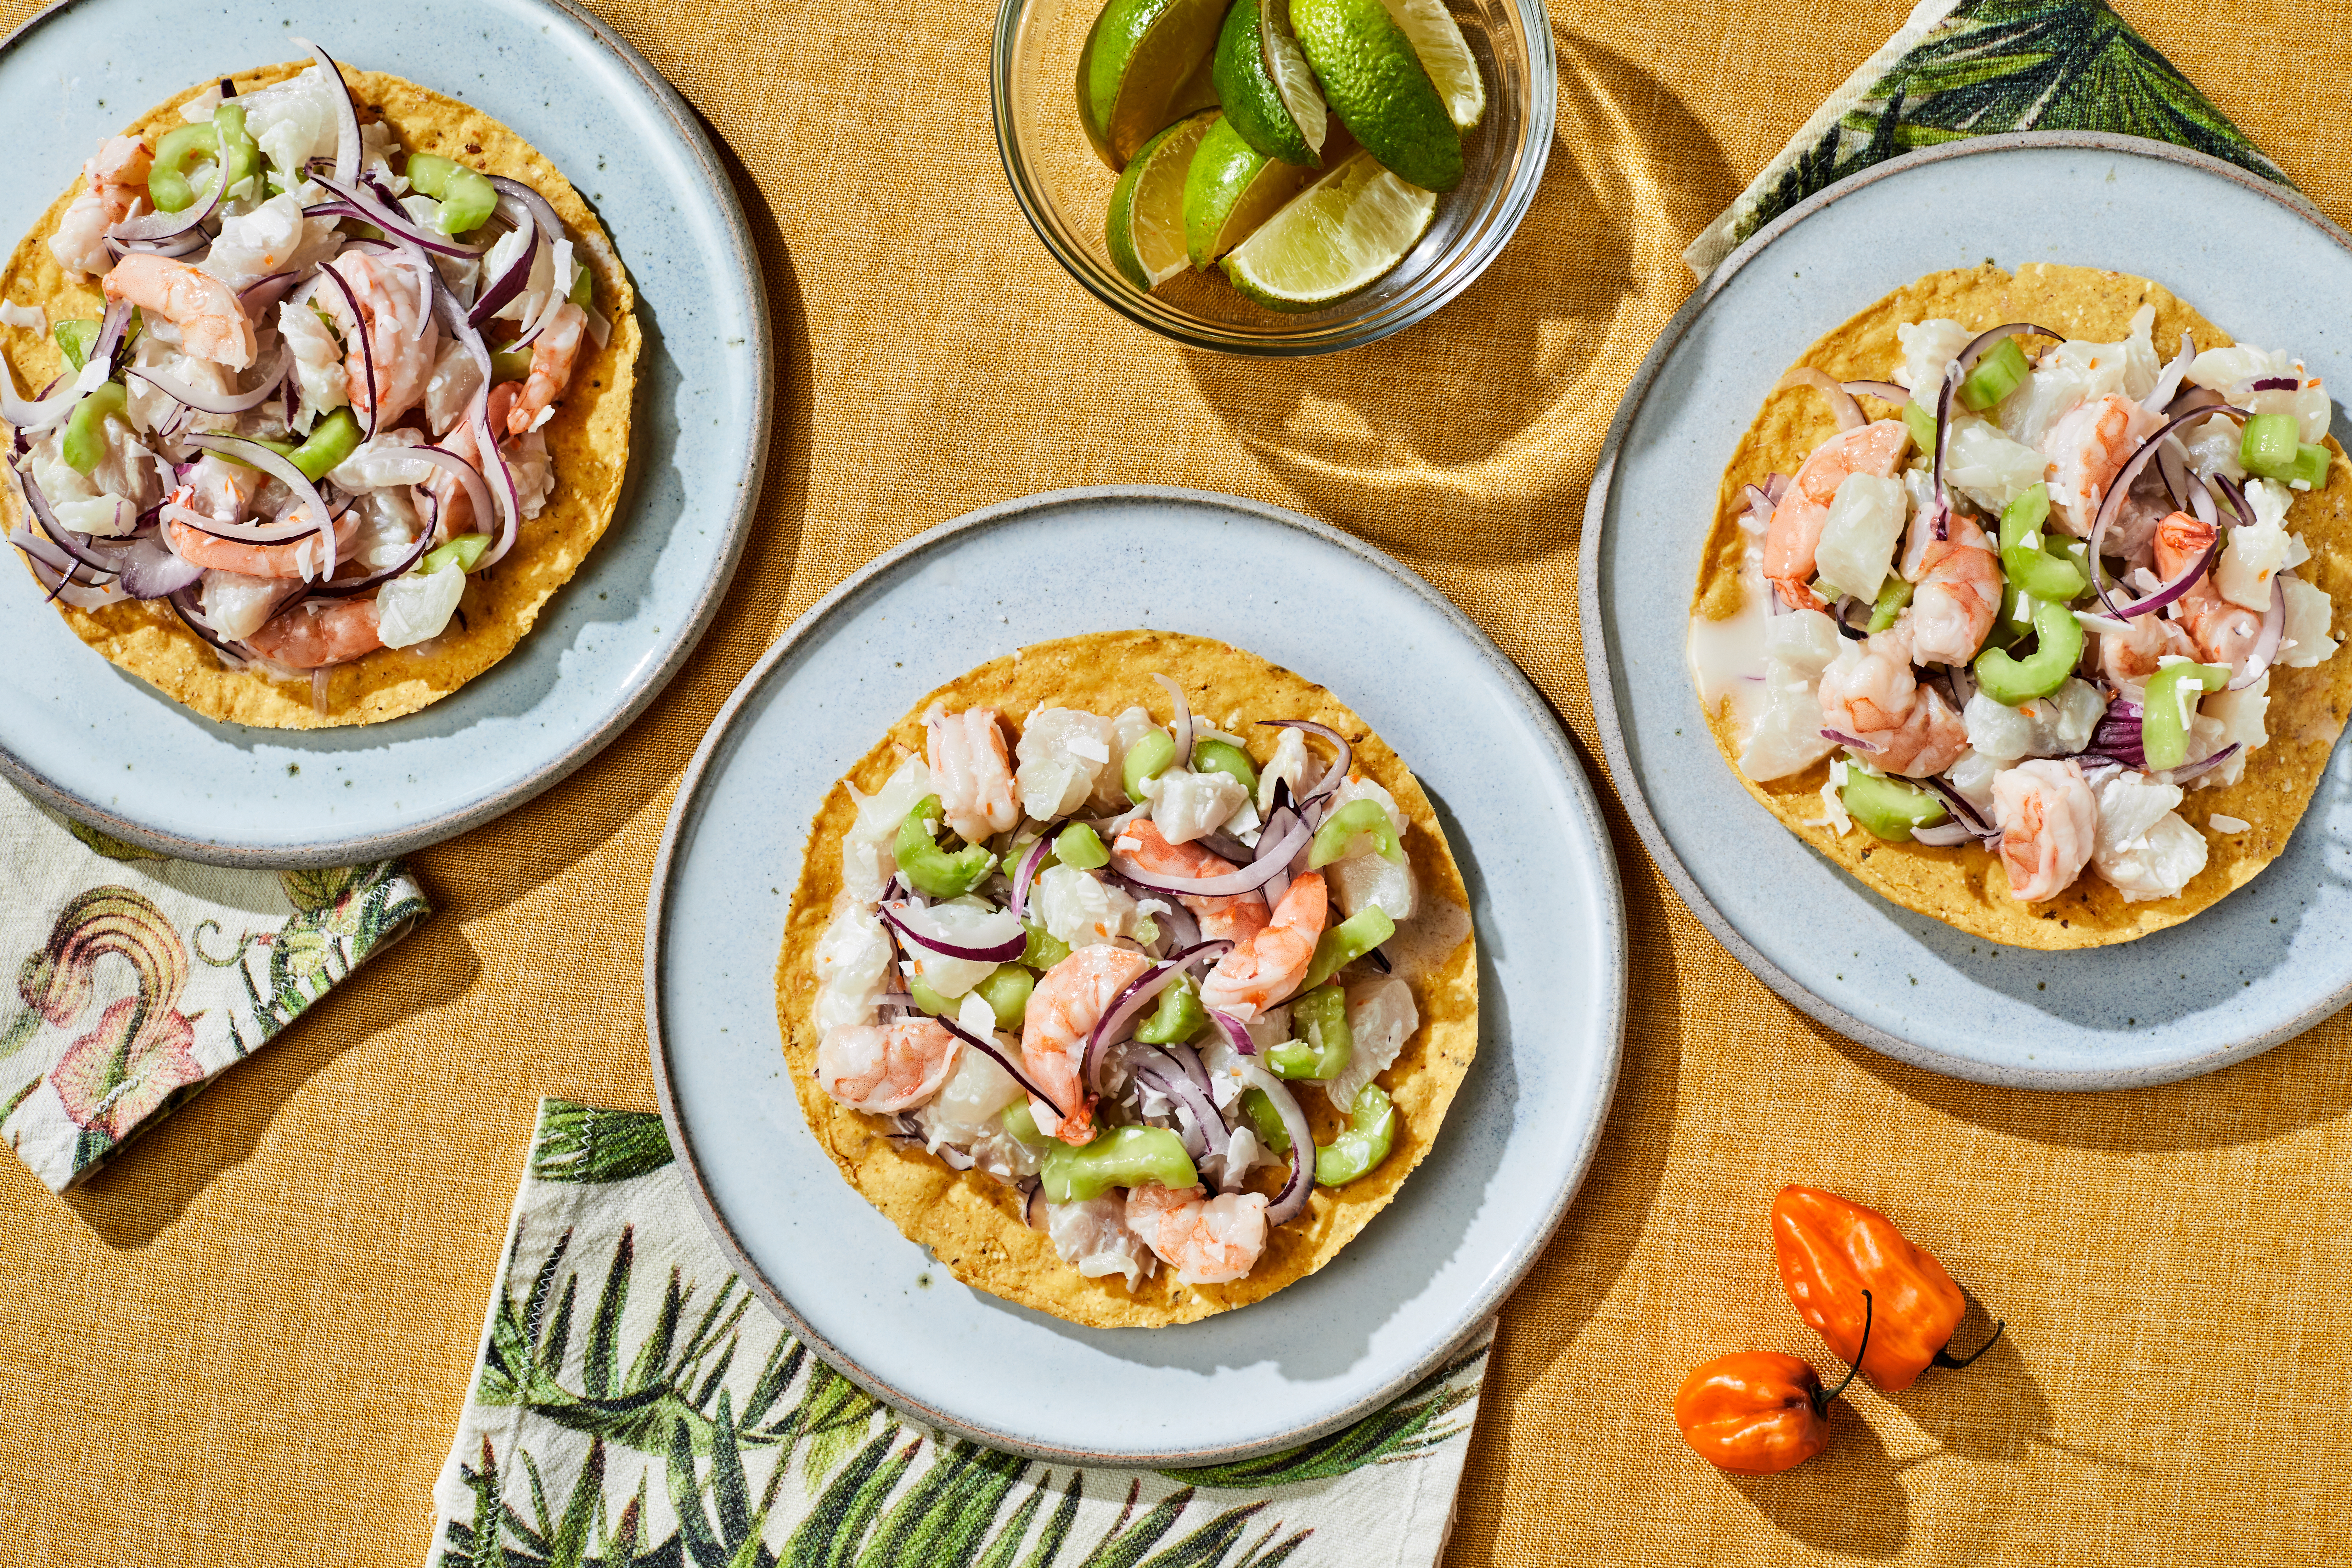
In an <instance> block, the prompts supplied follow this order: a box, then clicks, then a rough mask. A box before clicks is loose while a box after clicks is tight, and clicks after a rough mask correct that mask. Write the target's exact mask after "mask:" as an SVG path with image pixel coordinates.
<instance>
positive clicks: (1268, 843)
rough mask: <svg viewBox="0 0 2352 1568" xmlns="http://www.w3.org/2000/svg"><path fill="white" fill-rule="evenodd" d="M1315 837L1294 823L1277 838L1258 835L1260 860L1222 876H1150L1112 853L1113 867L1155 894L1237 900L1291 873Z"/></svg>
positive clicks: (1265, 833) (1263, 834) (1121, 856)
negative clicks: (1293, 860) (1292, 863)
mask: <svg viewBox="0 0 2352 1568" xmlns="http://www.w3.org/2000/svg"><path fill="white" fill-rule="evenodd" d="M1314 836H1315V834H1314V832H1313V831H1312V830H1311V829H1309V828H1308V827H1307V824H1306V822H1305V821H1293V822H1292V823H1291V824H1290V826H1289V828H1288V829H1287V830H1286V831H1285V832H1284V833H1283V834H1282V835H1281V837H1280V838H1276V837H1275V836H1274V834H1273V833H1272V832H1271V831H1268V832H1264V833H1260V834H1259V835H1258V858H1257V859H1256V860H1255V861H1254V862H1251V863H1250V864H1249V865H1247V866H1244V867H1243V868H1242V869H1241V870H1239V871H1232V872H1226V873H1223V874H1222V875H1219V876H1161V875H1160V874H1158V873H1154V872H1148V871H1146V870H1144V869H1143V867H1142V865H1141V864H1140V863H1139V862H1136V861H1135V860H1133V859H1131V858H1129V856H1126V855H1123V854H1120V853H1119V852H1118V850H1116V849H1113V850H1112V851H1111V856H1110V863H1111V866H1112V868H1113V869H1114V870H1116V871H1117V872H1118V874H1119V875H1121V876H1123V877H1125V878H1127V880H1128V881H1129V882H1131V883H1135V884H1136V885H1137V886H1138V887H1145V888H1150V890H1151V891H1152V892H1154V893H1172V894H1179V895H1181V896H1187V897H1193V898H1233V897H1236V896H1238V895H1239V894H1244V893H1255V892H1256V891H1257V890H1258V889H1259V888H1261V887H1264V886H1265V884H1266V883H1269V882H1271V881H1273V880H1274V879H1275V878H1276V877H1277V876H1280V875H1281V874H1283V873H1285V872H1286V871H1287V870H1288V869H1289V866H1290V859H1291V857H1292V856H1293V855H1295V854H1297V852H1299V850H1300V849H1302V848H1304V847H1305V846H1306V844H1307V841H1308V840H1310V839H1312V838H1313V837H1314Z"/></svg>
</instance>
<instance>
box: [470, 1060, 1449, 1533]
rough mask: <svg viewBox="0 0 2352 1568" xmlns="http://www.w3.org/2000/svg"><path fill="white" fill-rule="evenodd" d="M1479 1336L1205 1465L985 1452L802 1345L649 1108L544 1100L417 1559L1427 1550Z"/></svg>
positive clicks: (1441, 1527)
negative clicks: (746, 1275) (1412, 1373)
mask: <svg viewBox="0 0 2352 1568" xmlns="http://www.w3.org/2000/svg"><path fill="white" fill-rule="evenodd" d="M1493 1334H1494V1327H1493V1325H1492V1324H1491V1323H1489V1324H1488V1325H1487V1326H1486V1329H1484V1330H1483V1331H1481V1332H1480V1333H1478V1334H1476V1335H1475V1336H1474V1337H1473V1339H1472V1340H1471V1341H1470V1343H1466V1344H1465V1345H1464V1346H1463V1347H1462V1348H1461V1349H1460V1350H1459V1351H1457V1352H1456V1353H1455V1354H1454V1355H1453V1356H1452V1357H1450V1358H1449V1359H1448V1360H1447V1361H1446V1363H1445V1364H1444V1365H1442V1366H1441V1367H1439V1368H1438V1370H1436V1371H1435V1372H1433V1373H1432V1374H1430V1375H1429V1376H1428V1377H1427V1378H1425V1379H1423V1381H1422V1382H1421V1383H1420V1384H1419V1385H1416V1386H1415V1387H1413V1388H1412V1389H1411V1390H1409V1391H1407V1392H1406V1393H1405V1394H1404V1395H1403V1396H1401V1397H1400V1398H1399V1399H1398V1400H1397V1401H1396V1402H1395V1403H1394V1404H1393V1405H1391V1406H1389V1407H1388V1408H1387V1409H1385V1410H1383V1411H1381V1412H1380V1413H1379V1414H1378V1415H1374V1416H1367V1417H1365V1418H1364V1419H1363V1420H1362V1421H1360V1422H1358V1423H1357V1424H1356V1425H1355V1426H1353V1427H1348V1428H1347V1429H1345V1430H1343V1431H1340V1432H1337V1433H1334V1434H1332V1435H1331V1436H1330V1437H1324V1438H1320V1439H1318V1441H1316V1442H1313V1443H1309V1444H1307V1446H1305V1447H1304V1448H1297V1449H1294V1450H1292V1451H1290V1452H1288V1453H1286V1454H1278V1455H1274V1456H1270V1457H1268V1458H1262V1459H1255V1460H1251V1461H1248V1462H1246V1463H1243V1464H1234V1465H1226V1466H1221V1467H1218V1468H1216V1469H1204V1470H1110V1469H1072V1468H1069V1467H1066V1466H1064V1467H1057V1466H1052V1465H1045V1464H1041V1463H1037V1462H1035V1461H1033V1460H1028V1459H1023V1458H1016V1457H1014V1456H1012V1455H1009V1454H1000V1453H996V1452H994V1451H992V1450H991V1449H988V1448H982V1447H980V1446H979V1445H978V1444H974V1443H970V1442H965V1441H961V1440H959V1439H956V1438H953V1437H945V1436H942V1435H940V1434H938V1433H935V1432H932V1431H930V1430H929V1429H928V1428H925V1427H919V1426H916V1425H914V1424H913V1423H911V1422H908V1420H906V1419H905V1418H904V1417H902V1416H898V1415H897V1414H895V1413H894V1412H892V1411H891V1410H889V1409H888V1408H887V1407H886V1406H880V1405H877V1404H876V1403H875V1402H874V1401H873V1400H871V1399H869V1398H867V1397H866V1396H865V1395H863V1394H861V1393H859V1392H858V1391H857V1390H856V1388H855V1387H854V1386H852V1385H850V1384H848V1383H847V1382H845V1381H844V1380H843V1379H842V1378H840V1377H838V1376H836V1375H835V1374H834V1373H832V1372H831V1371H829V1370H827V1369H826V1367H825V1366H824V1364H823V1363H821V1362H819V1361H817V1360H816V1359H815V1358H814V1357H813V1356H811V1355H810V1354H809V1353H808V1350H807V1348H806V1347H805V1346H803V1344H801V1343H800V1342H799V1341H797V1340H795V1339H794V1338H793V1336H792V1335H791V1334H790V1333H788V1332H786V1330H785V1328H784V1325H783V1324H782V1322H779V1321H778V1320H777V1319H776V1317H775V1316H774V1315H773V1314H772V1313H771V1312H769V1311H768V1310H767V1309H766V1308H765V1307H763V1306H761V1304H760V1303H759V1302H758V1301H757V1300H755V1299H754V1298H753V1297H752V1295H751V1291H749V1290H748V1289H747V1288H746V1287H745V1286H744V1284H743V1282H742V1281H740V1279H738V1278H737V1277H736V1276H735V1275H734V1273H733V1272H732V1271H731V1270H730V1269H729V1268H728V1266H727V1264H726V1262H725V1260H723V1259H722V1258H721V1257H720V1255H719V1249H718V1248H717V1246H716V1245H715V1244H714V1243H713V1242H712V1241H711V1239H710V1237H709V1232H708V1231H707V1230H706V1229H705V1228H704V1227H703V1224H702V1220H701V1218H700V1216H699V1215H698V1214H697V1213H696V1211H695V1209H694V1207H693V1202H692V1199H691V1198H690V1197H688V1193H687V1186H686V1178H685V1176H683V1175H682V1174H681V1173H680V1172H679V1171H678V1169H677V1167H676V1166H674V1165H673V1164H672V1163H671V1156H670V1147H669V1143H668V1139H667V1136H666V1135H665V1134H664V1132H663V1130H662V1124H661V1118H660V1117H659V1116H656V1115H653V1114H651V1113H646V1112H637V1111H600V1110H595V1109H593V1108H591V1107H588V1106H584V1105H575V1104H572V1103H568V1102H565V1101H561V1100H542V1101H541V1102H540V1107H539V1125H538V1127H537V1129H536V1131H535V1132H534V1134H533V1136H532V1139H531V1149H530V1163H529V1166H528V1168H527V1171H526V1174H525V1176H524V1178H523V1184H522V1188H521V1190H520V1192H519V1193H518V1194H517V1195H516V1197H515V1205H514V1218H513V1220H512V1222H511V1224H510V1225H509V1229H508V1232H507V1244H506V1254H505V1262H504V1264H503V1266H502V1268H501V1269H500V1270H499V1280H498V1283H497V1286H496V1289H495V1290H494V1291H493V1293H492V1295H491V1298H490V1310H489V1315H488V1321H487V1322H485V1324H484V1325H483V1331H482V1347H481V1352H480V1354H479V1357H478V1360H477V1362H476V1364H475V1368H474V1378H473V1385H472V1387H471V1389H470V1390H469V1392H468V1393H467V1398H466V1406H465V1410H464V1412H463V1414H462V1415H461V1416H459V1418H458V1422H457V1438H456V1440H455V1442H454V1444H453V1445H452V1447H451V1448H450V1452H449V1458H448V1460H447V1462H446V1464H444V1465H443V1467H442V1470H441V1478H440V1480H439V1482H438V1483H437V1484H436V1486H435V1488H434V1504H435V1509H436V1515H437V1517H436V1521H435V1524H434V1531H433V1542H432V1544H431V1546H430V1547H429V1548H428V1549H427V1551H426V1553H425V1562H426V1564H427V1568H481V1565H483V1564H488V1563H507V1564H514V1563H544V1564H548V1565H549V1568H555V1565H558V1564H561V1565H562V1568H580V1565H583V1564H590V1563H593V1564H596V1565H598V1568H625V1565H627V1564H632V1563H646V1564H649V1565H650V1564H656V1563H660V1564H669V1565H673V1568H738V1565H740V1568H762V1565H765V1564H768V1563H842V1564H848V1563H879V1564H892V1565H897V1564H909V1565H912V1564H921V1565H923V1568H1011V1565H1012V1564H1013V1563H1019V1564H1021V1565H1022V1568H1081V1565H1085V1568H1102V1565H1110V1564H1124V1565H1129V1568H1132V1565H1134V1564H1138V1563H1143V1562H1144V1561H1145V1560H1146V1559H1147V1558H1149V1560H1150V1563H1158V1564H1161V1565H1163V1568H1175V1565H1181V1568H1275V1565H1276V1564H1278V1563H1284V1562H1286V1561H1288V1560H1290V1559H1291V1558H1293V1557H1294V1555H1297V1558H1298V1561H1299V1562H1300V1563H1308V1562H1313V1563H1349V1564H1354V1565H1357V1568H1404V1565H1407V1564H1410V1565H1412V1568H1425V1565H1426V1564H1430V1563H1434V1562H1435V1561H1436V1560H1437V1556H1438V1553H1439V1552H1441V1551H1443V1550H1444V1542H1445V1532H1446V1528H1447V1526H1448V1524H1449V1523H1450V1522H1451V1520H1452V1515H1453V1510H1454V1489H1455V1487H1456V1486H1457V1485H1458V1484H1459V1482H1460V1480H1461V1477H1462V1461H1463V1457H1464V1455H1465V1452H1466V1450H1467V1449H1468V1448H1469V1443H1470V1427H1471V1423H1472V1421H1473V1420H1474V1419H1475V1416H1476V1415H1477V1406H1478V1386H1479V1383H1480V1380H1481V1378H1482V1377H1483V1376H1484V1375H1485V1371H1486V1348H1487V1344H1488V1342H1489V1341H1490V1340H1491V1339H1492V1337H1493ZM1302 1552H1303V1553H1304V1554H1303V1555H1299V1554H1301V1553H1302Z"/></svg>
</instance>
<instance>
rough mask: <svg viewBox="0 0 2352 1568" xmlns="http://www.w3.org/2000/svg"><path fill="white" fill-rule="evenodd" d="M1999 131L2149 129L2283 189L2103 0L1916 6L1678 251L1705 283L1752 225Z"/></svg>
mask: <svg viewBox="0 0 2352 1568" xmlns="http://www.w3.org/2000/svg"><path fill="white" fill-rule="evenodd" d="M2000 131H2115V132H2117V133H2120V134H2123V135H2127V136H2145V137H2147V138H2149V139H2151V140H2153V141H2170V142H2173V143H2176V144H2177V145H2179V146H2182V147H2189V148H2193V149H2195V150H2196V151H2198V152H2207V153H2210V154H2211V155H2212V156H2214V157H2216V158H2220V159H2223V160H2225V161H2226V162H2231V163H2235V164H2237V165H2238V166H2239V167H2241V168H2242V169H2247V170H2250V171H2252V172H2254V173H2256V174H2259V175H2261V176H2262V177H2263V178H2264V179H2266V180H2275V181H2277V182H2278V183H2280V184H2282V185H2284V184H2286V183H2288V182H2287V178H2286V176H2285V175H2284V173H2282V172H2280V171H2279V167H2278V165H2277V164H2275V163H2273V162H2271V161H2270V160H2269V159H2268V158H2267V157H2265V156H2263V153H2262V152H2261V151H2260V150H2258V149H2257V148H2256V147H2255V146H2254V145H2253V143H2252V142H2250V141H2247V140H2246V138H2245V135H2244V134H2243V133H2242V131H2239V130H2238V128H2237V127H2236V126H2234V125H2232V124H2231V123H2230V120H2229V117H2228V116H2227V115H2225V114H2223V113H2222V112H2221V110H2219V109H2217V108H2215V107H2214V106H2213V102H2212V100H2211V99H2209V98H2207V97H2206V96H2205V95H2204V94H2203V93H2201V92H2200V91H2198V90H2197V89H2196V88H2195V87H2194V86H2192V85H2191V84H2190V82H2189V78H2186V77H2184V76H2182V75H2181V74H2180V73H2179V71H2178V70H2175V69H2174V68H2173V66H2172V62H2171V61H2169V60H2168V59H2166V58H2165V57H2163V56H2162V55H2160V54H2158V53H2157V51H2156V49H2155V47H2153V46H2151V45H2150V44H2149V43H2148V41H2147V39H2146V38H2143V37H2140V36H2139V34H2137V32H2135V31H2133V30H2132V26H2131V24H2130V23H2128V22H2126V21H2125V20H2124V19H2123V18H2122V17H2121V16H2117V15H2116V13H2115V11H2114V10H2112V9H2111V8H2110V7H2109V6H2108V5H2105V0H1920V3H1919V5H1917V6H1916V8H1914V9H1913V11H1912V13H1911V16H1910V17H1909V19H1908V20H1907V21H1906V22H1905V23H1904V24H1903V26H1902V27H1901V28H1899V29H1898V30H1897V31H1896V32H1895V36H1894V37H1891V38H1889V39H1887V40H1886V42H1885V45H1884V46H1882V47H1880V48H1879V50H1878V52H1877V53H1875V54H1874V55H1872V56H1871V57H1870V58H1868V59H1867V60H1864V62H1863V63H1862V64H1861V66H1859V67H1858V68H1856V69H1855V70H1854V73H1853V75H1852V76H1850V77H1848V78H1846V79H1845V83H1844V85H1843V86H1842V87H1840V88H1839V89H1837V91H1836V92H1834V93H1832V94H1831V95H1830V99H1829V101H1828V102H1826V103H1824V104H1822V107H1821V108H1820V110H1817V111H1816V112H1815V113H1814V115H1813V117H1812V118H1811V120H1807V121H1805V123H1804V125H1803V127H1802V128H1801V129H1800V130H1799V131H1798V132H1797V133H1796V135H1794V136H1792V137H1790V139H1789V144H1788V145H1787V146H1786V147H1783V148H1782V149H1781V150H1780V155H1779V156H1778V157H1776V158H1774V159H1773V160H1772V162H1769V163H1768V164H1766V165H1765V166H1764V172H1762V173H1760V174H1759V175H1757V176H1756V178H1755V179H1754V180H1753V181H1751V182H1750V183H1749V184H1748V189H1746V190H1745V191H1743V192H1741V193H1739V199H1738V201H1736V202H1734V203H1732V204H1731V205H1730V206H1729V207H1728V208H1727V209H1726V211H1725V212H1724V213H1723V214H1722V215H1721V216H1720V217H1718V218H1717V219H1716V220H1715V222H1713V223H1711V224H1709V225H1707V226H1706V231H1705V232H1704V233H1702V234H1701V235H1699V236H1698V238H1696V240H1693V241H1692V242H1691V244H1690V247H1689V248H1688V249H1687V250H1685V251H1684V252H1683V259H1684V260H1685V261H1686V262H1688V263H1689V264H1690V267H1691V270H1692V271H1694V272H1696V273H1697V274H1698V275H1699V276H1701V277H1705V276H1706V274H1707V273H1709V272H1711V271H1713V270H1714V268H1715V265H1716V263H1717V262H1719V261H1721V260H1722V259H1723V258H1724V257H1725V256H1729V255H1730V254H1731V253H1732V252H1733V251H1734V250H1736V249H1738V247H1739V246H1740V244H1741V242H1743V241H1744V240H1746V239H1747V238H1748V236H1749V235H1752V234H1754V233H1755V232H1756V231H1757V230H1759V229H1760V228H1762V227H1763V226H1764V225H1767V224H1769V223H1770V222H1771V221H1772V220H1773V219H1774V218H1776V217H1779V216H1780V214H1782V213H1784V212H1787V211H1788V210H1789V209H1790V207H1793V206H1795V205H1796V204H1798V203H1800V202H1801V201H1803V200H1804V199H1805V198H1806V197H1808V196H1810V195H1811V194H1813V193H1815V192H1816V191H1820V190H1822V189H1825V188H1826V187H1828V186H1830V185H1832V184H1835V183H1837V182H1838V181H1840V180H1843V179H1844V178H1845V177H1846V176H1847V175H1849V174H1851V173H1853V172H1855V171H1856V170H1859V169H1866V168H1868V167H1869V166H1870V165H1871V164H1873V163H1876V162H1880V161H1881V160H1883V159H1887V158H1893V157H1895V156H1896V155H1898V154H1900V153H1904V152H1912V151H1914V150H1915V149H1917V148H1921V147H1932V146H1934V145H1936V144H1937V143H1938V142H1943V141H1958V140H1959V139H1960V138H1962V137H1967V136H1986V135H1991V134H1995V133H1998V132H2000Z"/></svg>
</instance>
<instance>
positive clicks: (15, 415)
mask: <svg viewBox="0 0 2352 1568" xmlns="http://www.w3.org/2000/svg"><path fill="white" fill-rule="evenodd" d="M105 381H106V361H105V360H104V359H102V358H101V357H100V356H98V355H96V354H93V355H91V356H90V359H89V363H88V364H85V365H84V366H83V367H82V369H81V372H80V374H79V375H77V376H75V377H74V379H73V380H72V381H71V382H68V384H67V386H66V389H65V390H64V391H63V392H51V393H49V394H48V395H47V396H46V397H43V398H39V399H37V400H34V401H31V402H27V401H26V399H24V398H20V397H18V396H17V395H16V377H14V376H12V375H10V374H8V372H7V371H5V369H0V419H5V420H6V421H7V422H8V423H10V424H13V425H15V426H16V431H17V434H18V435H19V437H22V436H24V435H26V434H31V433H34V432H37V431H43V430H48V429H52V428H54V427H55V426H57V425H60V424H63V423H65V421H66V416H67V415H68V414H70V413H73V411H74V405H75V404H77V403H79V402H81V400H82V396H83V394H84V393H86V392H89V390H90V388H91V387H96V386H100V385H102V384H103V383H104V382H105ZM83 382H89V386H84V385H83V384H82V383H83ZM51 384H52V385H54V384H55V383H54V382H52V383H51Z"/></svg>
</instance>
